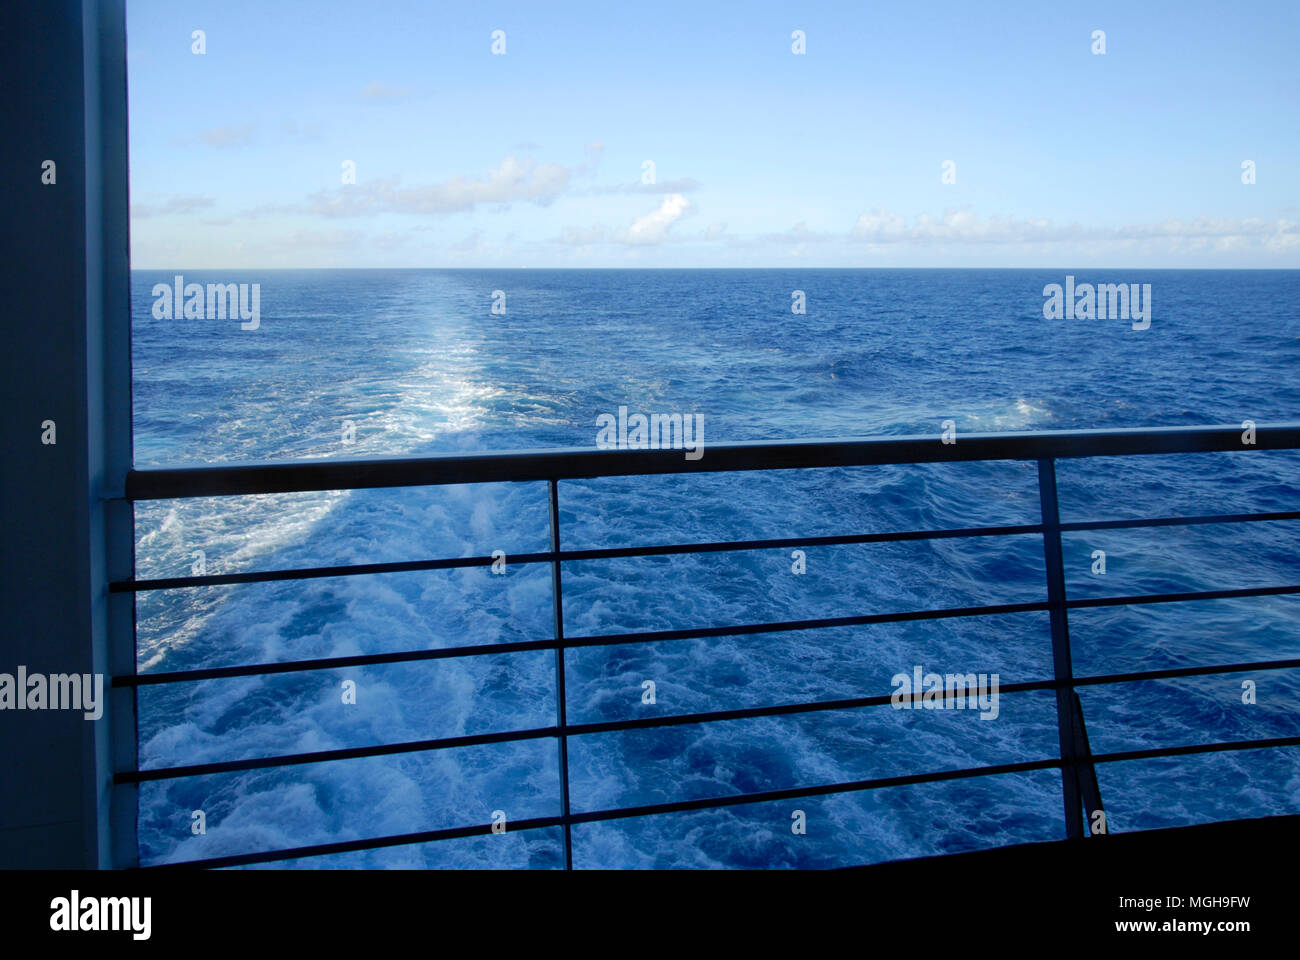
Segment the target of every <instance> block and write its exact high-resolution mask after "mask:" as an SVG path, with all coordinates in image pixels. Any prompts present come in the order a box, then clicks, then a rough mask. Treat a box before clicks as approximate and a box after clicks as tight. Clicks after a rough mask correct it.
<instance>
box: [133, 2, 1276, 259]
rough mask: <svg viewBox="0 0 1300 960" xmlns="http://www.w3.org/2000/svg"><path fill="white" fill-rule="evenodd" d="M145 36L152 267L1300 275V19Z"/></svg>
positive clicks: (145, 168)
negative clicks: (1097, 42) (1292, 270)
mask: <svg viewBox="0 0 1300 960" xmlns="http://www.w3.org/2000/svg"><path fill="white" fill-rule="evenodd" d="M127 17H128V38H129V39H128V58H129V71H130V72H129V79H130V110H131V114H130V122H131V199H132V224H131V230H132V257H133V264H134V266H136V267H140V268H168V269H170V268H186V267H189V268H200V267H212V268H253V267H383V266H389V267H399V266H401V267H524V266H531V267H589V266H604V267H635V266H643V267H691V266H700V267H733V266H734V267H762V266H798V265H806V266H822V267H837V266H843V267H855V266H864V267H866V266H882V267H892V266H988V267H1032V266H1051V267H1058V266H1059V267H1073V266H1078V267H1084V266H1112V267H1142V266H1147V267H1300V191H1297V183H1300V122H1298V121H1300V117H1298V116H1297V114H1298V108H1300V64H1298V63H1297V60H1298V56H1297V42H1298V41H1300V3H1295V2H1290V0H1287V2H1263V3H1253V4H1245V5H1242V4H1233V3H1205V2H1194V0H1180V2H1170V3H1163V2H1161V3H1155V2H1152V3H1147V2H1144V3H1140V4H1138V3H1133V2H1131V0H1130V2H1123V3H1087V4H1083V3H1078V4H1076V3H1065V2H1040V3H1014V2H1012V3H997V4H982V3H972V2H967V3H950V2H928V3H923V4H922V3H903V4H885V3H865V2H857V3H847V2H835V3H815V2H809V3H784V4H779V3H763V2H752V0H751V2H745V3H711V2H707V0H705V2H694V3H675V2H658V0H657V2H654V3H648V4H637V3H634V2H633V3H622V4H615V3H609V2H608V0H605V2H600V3H586V2H574V3H561V2H538V0H533V2H525V3H491V2H483V3H439V2H432V0H422V2H390V0H368V2H364V3H357V2H346V3H339V2H330V0H315V2H299V0H256V2H245V0H217V2H211V3H191V2H176V0H128V5H127ZM195 30H203V31H204V34H205V43H206V52H205V53H204V54H203V55H201V56H200V55H196V54H194V53H193V52H192V49H191V48H192V44H193V42H194V41H193V40H192V39H191V35H192V33H193V31H195ZM495 30H502V31H504V32H505V45H506V47H505V49H506V52H505V54H504V55H494V54H493V53H492V44H493V40H492V33H493V31H495ZM795 30H802V31H804V34H805V36H806V51H807V52H806V53H804V54H803V55H796V54H794V53H793V52H792V50H791V45H792V43H793V41H792V39H791V34H792V32H793V31H795ZM1094 30H1104V31H1105V44H1106V52H1105V54H1104V55H1097V54H1094V53H1093V52H1092V47H1093V45H1094V41H1093V38H1092V33H1093V31H1094ZM647 160H649V161H653V163H654V174H655V176H654V180H655V182H654V183H649V184H648V183H644V182H643V173H644V167H643V164H644V162H645V161H647ZM1247 160H1249V161H1253V162H1254V164H1255V176H1256V182H1255V183H1254V184H1251V185H1246V184H1243V183H1242V167H1241V165H1242V163H1243V161H1247ZM345 161H352V162H353V163H355V165H356V183H355V184H344V183H343V182H342V179H343V163H344V162H345ZM948 161H951V163H952V164H953V165H954V167H953V170H954V172H955V180H956V182H955V183H944V182H942V174H943V171H944V166H943V165H944V164H945V162H948Z"/></svg>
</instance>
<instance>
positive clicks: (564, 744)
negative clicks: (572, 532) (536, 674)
mask: <svg viewBox="0 0 1300 960" xmlns="http://www.w3.org/2000/svg"><path fill="white" fill-rule="evenodd" d="M549 483H550V503H551V555H552V559H551V597H552V604H553V606H554V610H555V642H556V647H555V725H556V726H557V727H559V729H560V736H559V743H560V809H561V811H562V815H563V817H564V869H565V870H572V869H573V833H572V828H571V826H570V825H569V738H568V735H567V733H566V732H565V731H566V730H567V728H568V719H567V711H566V709H565V705H566V699H565V692H564V591H563V589H562V587H561V584H560V579H561V578H560V556H559V554H560V491H559V485H558V484H557V482H556V480H555V479H554V478H552V479H551V480H550V481H549Z"/></svg>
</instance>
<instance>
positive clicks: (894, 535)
mask: <svg viewBox="0 0 1300 960" xmlns="http://www.w3.org/2000/svg"><path fill="white" fill-rule="evenodd" d="M1042 532H1043V528H1042V525H1041V524H1018V525H1014V526H1001V527H961V528H957V529H949V530H903V531H896V532H888V533H852V534H843V535H840V536H827V537H782V538H780V539H774V540H725V541H716V542H711V543H675V544H663V545H655V546H645V547H603V548H599V549H590V550H561V551H559V552H558V553H555V554H553V553H550V552H549V551H548V552H542V553H519V554H509V555H507V557H506V560H507V562H508V563H510V564H529V563H554V562H555V561H556V560H559V561H560V562H561V563H569V562H575V561H581V560H616V559H624V558H627V557H660V556H668V555H673V554H693V553H725V552H728V551H745V550H772V549H782V548H785V547H826V546H842V545H848V544H858V543H893V542H899V541H908V540H944V539H950V538H956V537H1004V536H1016V535H1020V534H1038V533H1042ZM495 559H496V558H494V557H490V556H488V557H457V558H455V559H448V560H402V561H397V562H390V563H359V564H348V565H340V566H333V567H301V568H297V569H289V570H266V571H256V572H247V573H224V574H207V575H204V576H201V577H168V578H166V579H158V580H134V581H132V580H119V581H115V582H113V583H111V584H110V585H109V589H110V590H111V591H112V592H114V593H129V592H132V591H141V590H174V589H177V588H180V587H204V586H216V585H218V584H228V583H258V582H261V581H270V580H308V579H313V578H317V577H346V576H354V575H357V574H372V573H405V572H409V571H413V570H447V569H453V568H457V567H486V566H489V565H491V564H492V563H493V562H495Z"/></svg>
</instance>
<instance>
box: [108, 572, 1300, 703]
mask: <svg viewBox="0 0 1300 960" xmlns="http://www.w3.org/2000/svg"><path fill="white" fill-rule="evenodd" d="M1296 593H1300V585H1288V586H1279V587H1247V588H1244V589H1240V590H1205V591H1200V592H1196V593H1166V594H1135V595H1129V596H1123V597H1095V598H1085V599H1075V600H1067V601H1066V606H1067V607H1070V608H1088V607H1113V606H1127V605H1130V604H1133V605H1137V604H1146V603H1179V602H1184V601H1191V600H1223V599H1239V598H1247V597H1263V596H1286V595H1289V594H1296ZM1047 607H1048V605H1047V603H1046V601H1036V602H1031V603H1007V604H994V605H986V606H978V607H950V608H947V609H942V610H912V611H905V612H901V613H872V614H864V615H861V616H855V617H828V618H824V619H821V620H786V621H777V622H773V623H758V624H740V625H735V626H723V627H697V628H693V629H687V630H659V631H653V632H644V633H613V634H605V635H598V636H589V637H568V638H566V639H565V646H566V647H601V646H614V645H617V644H624V643H626V644H634V643H663V642H666V641H669V640H699V639H704V638H710V637H733V636H749V635H753V634H760V633H794V632H796V631H799V630H821V629H826V628H832V627H849V626H863V625H866V624H873V623H907V622H913V621H918V620H948V619H953V618H959V617H982V616H999V615H1003V614H1013V613H1033V612H1036V611H1043V610H1046V609H1047ZM557 645H558V644H557V643H556V642H555V640H554V639H548V640H526V641H518V642H510V643H484V644H475V645H472V646H464V647H442V648H439V649H435V650H404V651H401V652H398V653H373V654H361V655H357V656H351V657H328V658H322V659H317V660H291V661H285V662H283V663H259V664H247V665H242V666H230V667H209V668H204V669H199V670H176V671H170V672H167V673H140V674H126V675H118V676H115V677H113V680H112V685H113V686H114V687H137V686H151V685H155V684H164V683H188V682H194V681H198V680H217V679H228V678H230V677H253V676H262V675H266V674H274V673H297V672H299V671H304V670H330V669H336V668H340V667H359V666H371V665H376V664H385V663H409V662H416V661H422V660H447V659H454V658H460V657H480V656H487V655H491V654H498V653H501V654H504V653H519V652H526V651H533V650H554V649H555V648H556V646H557Z"/></svg>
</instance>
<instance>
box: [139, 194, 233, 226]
mask: <svg viewBox="0 0 1300 960" xmlns="http://www.w3.org/2000/svg"><path fill="white" fill-rule="evenodd" d="M213 202H214V201H213V199H212V198H211V197H171V198H169V199H167V200H163V201H161V202H159V203H133V204H131V219H132V220H144V219H146V218H148V217H166V216H172V215H174V214H185V213H193V212H194V211H195V210H202V209H205V208H207V207H210V206H212V204H213Z"/></svg>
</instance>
